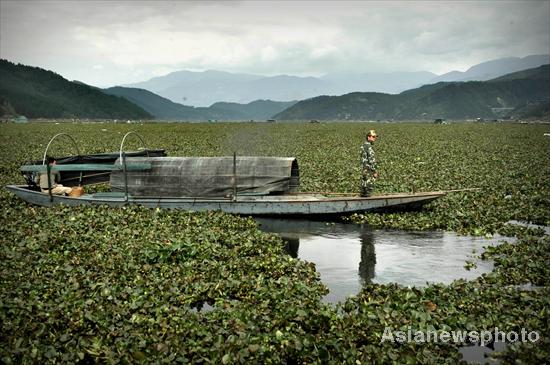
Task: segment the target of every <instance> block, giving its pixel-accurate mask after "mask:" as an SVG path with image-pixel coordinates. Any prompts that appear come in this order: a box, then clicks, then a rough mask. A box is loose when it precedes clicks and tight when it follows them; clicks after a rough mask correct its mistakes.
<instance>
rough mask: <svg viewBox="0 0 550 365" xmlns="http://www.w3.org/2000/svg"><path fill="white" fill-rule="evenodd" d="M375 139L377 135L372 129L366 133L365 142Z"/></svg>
mask: <svg viewBox="0 0 550 365" xmlns="http://www.w3.org/2000/svg"><path fill="white" fill-rule="evenodd" d="M376 137H378V135H377V134H376V131H375V130H374V129H371V130H370V131H369V133H367V141H369V142H374V141H376Z"/></svg>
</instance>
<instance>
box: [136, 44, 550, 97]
mask: <svg viewBox="0 0 550 365" xmlns="http://www.w3.org/2000/svg"><path fill="white" fill-rule="evenodd" d="M548 63H550V55H533V56H527V57H523V58H518V57H510V58H503V59H498V60H492V61H488V62H484V63H480V64H478V65H475V66H472V67H471V68H469V69H468V70H467V71H465V72H460V71H451V72H448V73H446V74H443V75H440V76H438V75H436V74H434V73H431V72H428V71H419V72H390V73H340V74H336V73H335V74H328V75H325V76H323V77H299V76H288V75H278V76H261V75H252V74H239V73H229V72H223V71H204V72H192V71H177V72H173V73H170V74H168V75H165V76H160V77H155V78H152V79H150V80H148V81H144V82H140V83H135V84H130V85H126V86H128V87H135V88H141V89H145V90H149V91H151V92H153V93H155V94H157V95H160V96H162V97H165V98H167V99H169V100H171V101H173V102H175V103H180V104H185V105H191V106H201V107H206V106H210V105H212V104H214V103H216V102H234V103H241V104H246V103H249V102H251V101H254V100H258V99H265V100H273V101H292V100H304V99H307V98H311V97H316V96H320V95H342V94H346V93H350V92H381V93H388V94H398V93H401V92H403V91H405V90H409V89H413V88H417V87H420V86H422V85H425V84H432V83H437V82H440V81H472V80H479V81H485V80H490V79H493V78H496V77H499V76H502V75H505V74H508V73H512V72H516V71H520V70H525V69H528V68H534V67H538V66H540V65H544V64H548Z"/></svg>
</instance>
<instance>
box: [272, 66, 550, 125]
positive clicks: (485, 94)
mask: <svg viewBox="0 0 550 365" xmlns="http://www.w3.org/2000/svg"><path fill="white" fill-rule="evenodd" d="M549 106H550V65H543V66H540V67H537V68H534V69H529V70H524V71H519V72H517V73H512V74H508V75H505V76H501V77H499V78H496V79H492V80H489V81H466V82H438V83H436V84H431V85H425V86H422V87H420V88H416V89H411V90H407V91H404V92H402V93H400V94H397V95H392V94H384V93H372V92H366V93H362V92H354V93H350V94H345V95H341V96H319V97H315V98H311V99H308V100H303V101H300V102H298V103H296V104H294V105H293V106H291V107H290V108H288V109H286V110H284V111H282V112H281V113H279V114H277V115H276V116H275V118H277V119H283V120H310V119H317V120H430V119H431V120H433V119H462V120H463V119H475V118H491V119H493V118H499V117H517V116H521V117H526V116H531V115H533V114H534V113H538V114H536V115H539V116H542V117H550V114H549V113H546V111H548V109H549V108H548V107H549Z"/></svg>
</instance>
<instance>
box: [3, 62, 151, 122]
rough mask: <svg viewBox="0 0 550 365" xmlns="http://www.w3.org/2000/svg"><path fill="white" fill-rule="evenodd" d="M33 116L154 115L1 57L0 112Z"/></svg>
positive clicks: (103, 116) (97, 116) (40, 70)
mask: <svg viewBox="0 0 550 365" xmlns="http://www.w3.org/2000/svg"><path fill="white" fill-rule="evenodd" d="M3 114H21V115H25V116H26V117H29V118H101V119H151V118H152V117H153V116H152V115H151V114H149V113H148V112H146V111H145V110H143V109H142V108H140V107H139V106H137V105H135V104H133V103H131V102H130V101H128V100H127V99H125V98H121V97H117V96H113V95H107V94H105V93H103V92H102V91H100V90H98V89H97V88H94V87H91V86H88V85H84V84H82V83H79V82H71V81H68V80H66V79H64V78H63V77H61V76H60V75H58V74H56V73H54V72H51V71H46V70H43V69H41V68H38V67H30V66H24V65H20V64H19V65H16V64H14V63H11V62H9V61H7V60H3V59H0V115H3Z"/></svg>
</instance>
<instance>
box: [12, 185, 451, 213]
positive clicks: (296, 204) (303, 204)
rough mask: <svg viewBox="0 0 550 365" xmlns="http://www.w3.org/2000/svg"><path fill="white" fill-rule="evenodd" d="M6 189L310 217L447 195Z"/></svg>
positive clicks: (48, 200)
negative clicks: (214, 194) (180, 193)
mask: <svg viewBox="0 0 550 365" xmlns="http://www.w3.org/2000/svg"><path fill="white" fill-rule="evenodd" d="M6 188H7V189H8V190H9V191H11V192H13V193H15V194H16V195H17V196H18V197H19V198H21V199H23V200H25V201H26V202H29V203H31V204H35V205H41V206H47V207H49V206H53V205H56V204H64V205H67V206H76V205H94V204H96V205H97V204H100V205H101V204H105V205H109V206H113V207H122V206H126V205H133V204H138V205H143V206H145V207H149V208H163V209H182V210H189V211H205V210H221V211H224V212H227V213H234V214H243V215H268V216H269V215H271V216H298V215H300V216H312V215H347V214H352V213H361V212H366V211H369V210H384V209H389V208H391V209H411V208H418V207H420V206H422V205H423V204H426V203H428V202H430V201H432V200H434V199H437V198H440V197H442V196H444V195H446V194H447V192H445V191H435V192H422V193H414V194H392V195H378V196H371V197H366V198H364V197H358V196H339V195H334V196H331V195H330V194H313V193H292V194H285V195H271V196H270V195H266V196H254V195H252V196H246V195H242V196H240V195H238V196H237V197H236V198H235V197H233V198H223V197H220V198H208V197H166V196H162V197H160V196H139V197H136V196H132V195H125V193H123V192H105V193H95V194H83V195H81V196H79V197H70V196H60V195H52V196H50V195H48V194H46V193H42V192H39V191H35V190H31V189H29V187H28V186H26V185H8V186H7V187H6Z"/></svg>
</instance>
